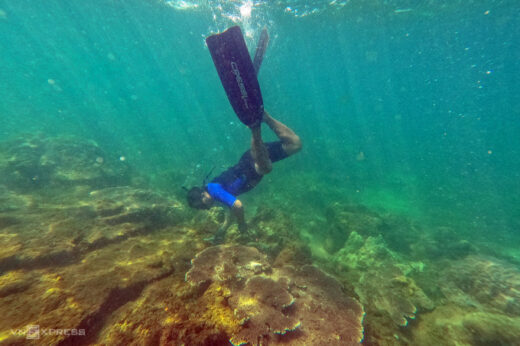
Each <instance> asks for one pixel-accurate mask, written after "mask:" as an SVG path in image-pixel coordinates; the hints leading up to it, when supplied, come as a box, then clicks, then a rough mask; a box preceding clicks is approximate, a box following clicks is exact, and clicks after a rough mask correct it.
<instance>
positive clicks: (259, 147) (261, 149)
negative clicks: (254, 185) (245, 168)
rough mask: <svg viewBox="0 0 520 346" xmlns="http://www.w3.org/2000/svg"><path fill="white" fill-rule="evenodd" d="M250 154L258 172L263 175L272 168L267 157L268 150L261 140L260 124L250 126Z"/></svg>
mask: <svg viewBox="0 0 520 346" xmlns="http://www.w3.org/2000/svg"><path fill="white" fill-rule="evenodd" d="M251 155H252V156H253V160H254V161H255V170H256V172H257V173H258V174H261V175H264V174H267V173H269V172H271V170H272V169H273V164H272V162H271V160H270V159H269V152H268V151H267V148H266V147H265V145H264V142H263V141H262V132H261V128H260V126H256V127H253V128H251Z"/></svg>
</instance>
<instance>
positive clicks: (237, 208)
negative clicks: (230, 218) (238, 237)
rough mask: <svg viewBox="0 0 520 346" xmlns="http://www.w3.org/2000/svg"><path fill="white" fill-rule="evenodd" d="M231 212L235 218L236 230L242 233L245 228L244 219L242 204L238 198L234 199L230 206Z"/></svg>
mask: <svg viewBox="0 0 520 346" xmlns="http://www.w3.org/2000/svg"><path fill="white" fill-rule="evenodd" d="M231 212H232V213H233V215H234V216H235V217H236V219H237V223H238V230H239V231H240V232H241V233H242V232H245V231H246V229H247V225H246V220H245V218H244V207H243V206H242V202H240V200H238V199H237V200H236V201H235V203H233V206H232V207H231Z"/></svg>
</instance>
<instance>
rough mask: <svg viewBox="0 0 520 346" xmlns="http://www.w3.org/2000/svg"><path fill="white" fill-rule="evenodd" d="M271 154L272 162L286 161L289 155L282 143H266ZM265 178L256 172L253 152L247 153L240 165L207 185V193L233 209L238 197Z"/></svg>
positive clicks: (241, 158)
mask: <svg viewBox="0 0 520 346" xmlns="http://www.w3.org/2000/svg"><path fill="white" fill-rule="evenodd" d="M264 145H265V146H266V148H267V152H268V153H269V159H270V160H271V162H273V163H274V162H277V161H280V160H283V159H285V158H286V157H287V156H288V155H287V153H286V152H285V150H284V149H283V147H282V143H281V142H280V141H277V142H268V143H264ZM262 178H263V176H262V175H261V174H258V173H257V172H256V170H255V161H254V160H253V156H252V155H251V150H248V151H246V152H245V153H244V154H243V155H242V157H240V160H239V161H238V163H237V164H236V165H234V166H232V167H229V168H228V169H227V170H225V171H224V172H222V173H221V174H220V175H219V176H218V177H216V178H214V179H212V180H211V181H210V182H209V184H207V185H206V191H208V193H209V194H210V195H211V197H213V198H214V199H216V200H217V201H220V202H222V203H224V204H225V205H227V206H228V207H231V206H232V205H233V203H235V201H236V196H238V195H240V194H243V193H244V192H247V191H249V190H251V189H252V188H254V187H255V186H256V185H258V183H259V182H260V180H262Z"/></svg>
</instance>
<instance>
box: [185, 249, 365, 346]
mask: <svg viewBox="0 0 520 346" xmlns="http://www.w3.org/2000/svg"><path fill="white" fill-rule="evenodd" d="M192 263H193V266H192V268H191V269H190V270H189V271H188V273H187V274H186V280H187V281H188V282H191V283H193V284H194V285H196V286H201V285H203V286H202V289H203V290H204V289H205V288H207V287H209V289H206V290H205V291H204V293H203V294H202V296H203V297H204V296H205V295H206V294H207V292H208V291H209V292H213V291H214V290H215V289H216V288H215V287H218V290H220V291H223V292H226V293H225V296H226V297H227V304H228V305H229V309H230V310H229V311H233V318H232V319H231V320H233V321H234V326H235V328H233V330H234V332H233V334H232V335H231V337H230V341H231V343H232V344H234V345H242V344H246V343H249V344H253V345H255V344H261V343H265V342H269V343H270V344H289V345H292V344H294V345H302V344H309V345H310V344H313V345H319V344H327V345H334V344H337V345H353V344H358V343H359V342H360V341H361V339H362V337H363V333H362V330H363V328H362V325H361V322H362V319H363V315H364V312H363V309H362V308H361V305H359V303H357V301H355V300H354V299H352V298H349V297H347V296H345V295H344V293H343V292H342V289H341V285H340V284H339V283H338V282H337V281H336V280H335V279H333V278H332V277H330V276H328V275H326V274H325V273H323V272H322V271H321V270H319V269H317V268H316V267H313V266H308V265H306V266H303V267H302V268H301V269H295V268H294V267H292V266H285V267H282V268H273V267H271V266H270V265H269V263H268V262H267V257H266V255H265V254H262V253H261V252H259V251H258V250H257V249H255V248H252V247H246V246H240V245H231V246H229V245H226V246H225V245H221V246H214V247H210V248H207V249H205V250H203V251H202V252H201V253H199V254H198V255H197V256H196V257H195V258H194V259H193V261H192ZM208 285H209V286H208ZM208 310H210V308H208ZM229 311H228V312H227V313H226V314H224V315H226V316H230V314H229ZM332 316H333V318H334V323H332V324H331V323H330V318H332ZM226 320H229V317H228V318H227V319H226ZM219 321H220V319H219V320H217V321H213V323H215V324H217V325H218V324H219Z"/></svg>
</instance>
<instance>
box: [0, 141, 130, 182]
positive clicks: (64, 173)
mask: <svg viewBox="0 0 520 346" xmlns="http://www.w3.org/2000/svg"><path fill="white" fill-rule="evenodd" d="M0 150H2V152H3V156H4V159H3V160H1V162H0V183H4V184H6V185H7V186H9V188H11V189H16V190H18V191H23V192H27V191H31V190H35V189H39V188H47V187H58V188H63V187H66V186H76V185H89V186H92V187H98V188H100V187H103V186H116V185H125V184H128V182H129V181H130V175H129V172H130V170H129V166H128V165H127V164H126V163H125V162H124V161H122V160H120V159H119V158H118V157H113V156H111V155H108V154H107V153H105V152H104V151H103V150H102V149H101V148H100V147H99V146H98V145H97V144H96V143H95V142H94V141H89V140H85V139H81V138H78V137H72V136H61V137H44V136H42V135H26V136H23V137H21V138H17V139H15V140H11V141H5V142H2V143H0Z"/></svg>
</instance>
